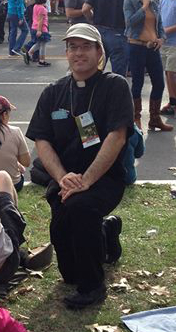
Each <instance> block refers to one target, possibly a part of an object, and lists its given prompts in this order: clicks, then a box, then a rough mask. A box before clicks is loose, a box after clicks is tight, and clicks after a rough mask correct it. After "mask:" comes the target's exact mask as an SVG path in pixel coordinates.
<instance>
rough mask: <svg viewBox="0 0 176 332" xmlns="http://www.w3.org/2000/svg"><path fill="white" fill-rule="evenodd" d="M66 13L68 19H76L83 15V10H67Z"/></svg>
mask: <svg viewBox="0 0 176 332" xmlns="http://www.w3.org/2000/svg"><path fill="white" fill-rule="evenodd" d="M65 13H66V16H67V17H68V18H75V17H80V16H82V15H83V13H82V9H74V8H66V9H65Z"/></svg>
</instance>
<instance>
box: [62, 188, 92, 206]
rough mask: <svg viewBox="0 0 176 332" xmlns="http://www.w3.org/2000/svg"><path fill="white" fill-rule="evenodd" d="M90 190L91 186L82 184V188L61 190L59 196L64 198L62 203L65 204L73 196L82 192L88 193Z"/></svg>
mask: <svg viewBox="0 0 176 332" xmlns="http://www.w3.org/2000/svg"><path fill="white" fill-rule="evenodd" d="M88 189H89V185H88V184H86V183H83V184H82V187H81V188H78V187H75V188H70V189H67V190H65V189H63V188H62V189H61V191H60V192H59V195H60V196H61V197H62V199H61V202H62V203H64V202H65V201H66V199H67V198H69V197H70V196H71V195H73V194H76V193H79V192H82V191H86V190H88Z"/></svg>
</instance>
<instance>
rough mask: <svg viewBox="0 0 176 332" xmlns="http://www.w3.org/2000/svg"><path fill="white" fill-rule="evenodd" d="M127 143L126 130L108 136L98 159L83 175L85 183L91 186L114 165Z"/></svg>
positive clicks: (122, 129)
mask: <svg viewBox="0 0 176 332" xmlns="http://www.w3.org/2000/svg"><path fill="white" fill-rule="evenodd" d="M125 142H126V128H120V129H119V130H118V131H114V132H111V133H109V134H108V136H107V137H106V139H105V141H104V142H103V144H102V147H101V149H100V151H99V152H98V154H97V156H96V158H95V159H94V161H93V162H92V164H91V165H90V166H89V168H88V169H87V170H86V172H85V173H84V174H83V182H85V183H86V184H88V185H89V186H91V185H92V184H93V183H95V182H96V181H98V180H99V179H100V178H101V177H102V176H103V175H104V174H105V173H106V172H107V171H108V170H109V168H110V167H111V166H112V165H113V163H114V161H115V160H116V158H117V157H118V155H119V153H120V151H121V150H122V148H123V146H124V144H125Z"/></svg>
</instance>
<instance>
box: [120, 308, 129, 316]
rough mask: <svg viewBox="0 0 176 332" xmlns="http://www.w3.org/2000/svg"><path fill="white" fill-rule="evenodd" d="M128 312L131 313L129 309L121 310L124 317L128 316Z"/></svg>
mask: <svg viewBox="0 0 176 332" xmlns="http://www.w3.org/2000/svg"><path fill="white" fill-rule="evenodd" d="M130 311H131V309H130V308H129V309H123V310H122V312H123V314H125V315H128V314H129V312H130Z"/></svg>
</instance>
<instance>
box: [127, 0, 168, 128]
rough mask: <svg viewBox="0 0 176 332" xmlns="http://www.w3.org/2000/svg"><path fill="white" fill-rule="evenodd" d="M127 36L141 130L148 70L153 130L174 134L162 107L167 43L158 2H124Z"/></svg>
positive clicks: (133, 88) (137, 121)
mask: <svg viewBox="0 0 176 332" xmlns="http://www.w3.org/2000/svg"><path fill="white" fill-rule="evenodd" d="M124 15H125V21H126V32H125V33H126V36H127V37H128V46H129V63H130V70H131V75H132V95H133V100H134V106H135V122H136V124H137V126H138V127H139V128H140V129H141V126H142V125H141V112H142V99H141V92H142V88H143V84H144V75H145V68H146V69H147V72H148V74H149V77H150V80H151V83H152V91H151V94H150V102H149V112H150V121H149V124H148V126H149V129H151V130H155V128H159V129H161V130H163V131H170V130H172V129H173V126H171V125H167V124H165V123H163V121H162V119H161V117H160V106H161V100H162V95H163V91H164V77H163V67H162V62H161V56H160V52H159V49H160V47H161V45H162V43H163V41H164V38H165V33H164V30H163V26H162V22H161V16H160V13H159V2H158V1H157V0H153V1H151V0H142V1H140V2H139V1H138V0H124Z"/></svg>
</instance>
